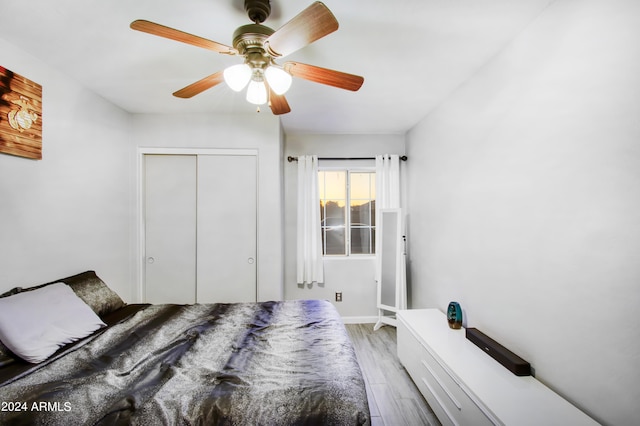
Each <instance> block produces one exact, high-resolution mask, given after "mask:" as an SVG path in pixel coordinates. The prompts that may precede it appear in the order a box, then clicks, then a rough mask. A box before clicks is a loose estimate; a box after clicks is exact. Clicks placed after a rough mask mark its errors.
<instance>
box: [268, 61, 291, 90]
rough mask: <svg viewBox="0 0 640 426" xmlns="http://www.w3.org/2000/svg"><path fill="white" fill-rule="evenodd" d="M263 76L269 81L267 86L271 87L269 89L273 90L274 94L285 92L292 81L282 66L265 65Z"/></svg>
mask: <svg viewBox="0 0 640 426" xmlns="http://www.w3.org/2000/svg"><path fill="white" fill-rule="evenodd" d="M264 76H265V78H266V79H267V83H269V87H271V90H273V91H274V92H275V93H276V95H283V94H285V93H286V92H287V90H289V88H290V87H291V82H292V81H293V78H292V77H291V74H289V73H288V72H286V71H285V70H283V69H282V68H278V67H274V66H269V67H267V69H266V70H265V72H264Z"/></svg>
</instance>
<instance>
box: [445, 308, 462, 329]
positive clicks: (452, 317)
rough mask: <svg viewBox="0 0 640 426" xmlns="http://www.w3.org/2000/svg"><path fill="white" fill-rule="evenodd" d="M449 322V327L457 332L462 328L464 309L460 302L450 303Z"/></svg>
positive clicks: (448, 310)
mask: <svg viewBox="0 0 640 426" xmlns="http://www.w3.org/2000/svg"><path fill="white" fill-rule="evenodd" d="M447 321H448V322H449V327H451V328H453V329H456V330H457V329H459V328H461V327H462V309H461V308H460V304H459V303H458V302H451V303H449V308H448V309H447Z"/></svg>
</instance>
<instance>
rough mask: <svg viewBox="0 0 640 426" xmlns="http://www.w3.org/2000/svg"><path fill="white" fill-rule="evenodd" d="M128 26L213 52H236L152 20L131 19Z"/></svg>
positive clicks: (231, 53) (233, 53)
mask: <svg viewBox="0 0 640 426" xmlns="http://www.w3.org/2000/svg"><path fill="white" fill-rule="evenodd" d="M130 26H131V29H134V30H136V31H142V32H143V33H148V34H152V35H156V36H160V37H164V38H168V39H171V40H175V41H179V42H182V43H186V44H190V45H192V46H196V47H202V48H204V49H208V50H213V51H214V52H218V53H227V54H230V55H235V54H237V53H238V52H237V51H236V50H235V49H234V48H233V47H231V46H227V45H224V44H221V43H218V42H215V41H212V40H208V39H206V38H202V37H198V36H195V35H193V34H189V33H185V32H183V31H180V30H176V29H173V28H169V27H165V26H164V25H160V24H156V23H154V22H150V21H145V20H144V19H138V20H137V21H133V22H132V23H131V25H130Z"/></svg>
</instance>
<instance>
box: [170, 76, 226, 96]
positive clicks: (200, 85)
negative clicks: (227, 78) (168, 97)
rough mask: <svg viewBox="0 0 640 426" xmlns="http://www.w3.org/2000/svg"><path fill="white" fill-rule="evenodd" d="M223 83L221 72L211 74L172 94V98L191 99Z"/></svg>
mask: <svg viewBox="0 0 640 426" xmlns="http://www.w3.org/2000/svg"><path fill="white" fill-rule="evenodd" d="M223 81H224V75H223V71H218V72H217V73H215V74H211V75H210V76H207V77H205V78H203V79H202V80H198V81H196V82H195V83H192V84H190V85H188V86H187V87H185V88H183V89H180V90H178V91H177V92H174V94H173V96H175V97H177V98H191V97H193V96H195V95H198V94H200V93H202V92H204V91H205V90H207V89H211V88H212V87H213V86H216V85H218V84H220V83H222V82H223Z"/></svg>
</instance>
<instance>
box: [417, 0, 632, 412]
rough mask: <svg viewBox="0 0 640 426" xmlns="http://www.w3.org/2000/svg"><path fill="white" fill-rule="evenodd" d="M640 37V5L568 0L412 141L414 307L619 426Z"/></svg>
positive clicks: (628, 315)
mask: <svg viewBox="0 0 640 426" xmlns="http://www.w3.org/2000/svg"><path fill="white" fill-rule="evenodd" d="M638 40H640V2H637V1H633V0H626V1H625V0H612V1H606V2H605V1H597V0H585V1H577V0H559V1H556V2H554V3H552V4H551V6H550V7H549V8H548V9H547V10H546V11H545V12H544V13H543V14H542V15H541V16H540V17H539V18H538V19H537V20H536V21H535V22H534V23H532V24H531V25H530V26H529V27H528V28H527V29H526V30H525V31H524V32H523V33H522V34H520V36H519V37H518V38H517V39H516V40H515V41H514V42H513V43H512V44H511V45H509V46H508V47H507V48H506V49H505V50H504V51H503V52H501V54H500V55H498V56H497V57H496V58H494V60H493V61H491V62H490V63H488V64H486V65H485V66H484V67H483V68H482V69H480V70H479V72H478V73H477V74H476V75H475V76H474V77H473V78H472V79H470V80H469V81H468V82H467V83H466V84H464V85H463V86H462V87H460V88H459V89H458V90H457V91H456V92H455V93H453V94H452V96H451V97H450V98H449V99H448V100H447V101H446V102H445V103H443V104H442V105H441V106H440V107H439V108H438V109H437V110H436V111H434V112H433V113H432V114H430V115H429V116H427V117H426V118H425V119H424V120H422V121H421V122H420V123H419V124H418V125H417V126H415V128H414V129H412V130H411V131H410V132H409V134H408V137H407V154H408V155H409V157H410V163H409V168H408V174H409V190H408V198H409V202H410V207H409V235H411V239H410V240H409V241H410V249H409V252H410V277H411V280H412V283H411V285H412V291H413V301H412V306H413V307H414V308H417V307H437V308H439V309H441V310H444V309H446V306H447V304H448V302H449V301H451V300H457V301H459V302H460V303H461V305H462V307H463V308H465V309H466V315H467V322H468V324H469V325H470V326H473V327H477V328H479V329H480V330H482V331H484V332H485V333H486V334H488V335H490V336H491V337H493V338H495V339H496V340H498V341H499V342H501V343H502V344H503V345H505V346H506V347H508V348H510V349H511V350H513V351H514V352H516V353H518V354H519V355H521V356H522V357H523V358H525V359H527V360H528V361H530V362H531V363H532V366H533V367H534V369H535V372H536V376H537V378H538V379H540V380H541V381H542V382H544V383H546V384H547V385H548V386H550V387H551V388H553V389H554V390H556V391H557V392H559V393H560V394H561V395H563V396H564V397H565V398H567V399H569V400H570V401H572V402H573V403H575V404H576V405H577V406H579V407H580V408H581V409H583V410H584V411H586V412H587V413H588V414H590V415H592V416H593V417H594V418H595V419H597V420H599V421H601V422H603V423H605V424H611V425H631V424H637V421H638V419H639V418H640V405H639V404H638V401H640V384H639V381H638V379H639V378H640V376H639V375H638V372H637V368H638V367H637V366H638V361H640V343H639V342H638V335H639V333H640V320H639V317H638V315H637V309H638V306H640V288H639V287H638V286H639V283H640V45H639V41H638ZM417 165H419V167H418V166H417Z"/></svg>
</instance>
